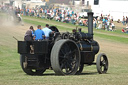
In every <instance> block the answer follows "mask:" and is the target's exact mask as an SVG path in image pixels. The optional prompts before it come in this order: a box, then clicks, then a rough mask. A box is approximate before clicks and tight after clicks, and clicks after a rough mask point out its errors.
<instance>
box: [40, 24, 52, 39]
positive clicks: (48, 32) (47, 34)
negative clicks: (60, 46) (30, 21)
mask: <svg viewBox="0 0 128 85" xmlns="http://www.w3.org/2000/svg"><path fill="white" fill-rule="evenodd" d="M42 30H43V31H44V33H45V38H46V39H49V35H50V33H52V30H51V29H49V25H48V24H46V27H45V28H43V29H42Z"/></svg>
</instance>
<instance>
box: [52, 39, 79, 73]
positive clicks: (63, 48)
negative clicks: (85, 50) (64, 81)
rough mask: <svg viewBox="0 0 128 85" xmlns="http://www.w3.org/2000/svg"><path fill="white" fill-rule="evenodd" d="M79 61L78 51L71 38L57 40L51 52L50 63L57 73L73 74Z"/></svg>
mask: <svg viewBox="0 0 128 85" xmlns="http://www.w3.org/2000/svg"><path fill="white" fill-rule="evenodd" d="M79 63H80V51H79V48H78V46H77V45H76V43H75V42H74V41H72V40H59V41H57V42H56V43H55V45H54V46H53V48H52V52H51V65H52V68H53V70H54V72H55V73H56V74H57V75H74V74H76V72H77V69H78V67H79Z"/></svg>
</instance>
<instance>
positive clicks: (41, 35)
mask: <svg viewBox="0 0 128 85" xmlns="http://www.w3.org/2000/svg"><path fill="white" fill-rule="evenodd" d="M44 35H45V34H44V32H43V31H42V30H41V25H38V26H37V30H36V31H35V33H34V40H36V41H41V40H43V39H44Z"/></svg>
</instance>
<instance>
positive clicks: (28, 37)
mask: <svg viewBox="0 0 128 85" xmlns="http://www.w3.org/2000/svg"><path fill="white" fill-rule="evenodd" d="M33 31H34V29H33V26H30V28H29V30H27V32H26V33H25V36H24V40H25V41H32V40H33V37H32V33H33Z"/></svg>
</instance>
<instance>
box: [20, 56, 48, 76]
mask: <svg viewBox="0 0 128 85" xmlns="http://www.w3.org/2000/svg"><path fill="white" fill-rule="evenodd" d="M25 58H26V56H24V55H21V56H20V65H21V68H22V69H23V71H24V72H25V73H26V74H28V75H42V74H43V73H44V72H45V70H46V68H42V69H40V70H36V69H27V68H26V67H25Z"/></svg>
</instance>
